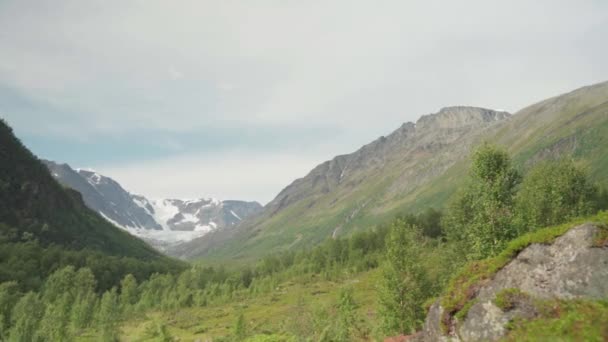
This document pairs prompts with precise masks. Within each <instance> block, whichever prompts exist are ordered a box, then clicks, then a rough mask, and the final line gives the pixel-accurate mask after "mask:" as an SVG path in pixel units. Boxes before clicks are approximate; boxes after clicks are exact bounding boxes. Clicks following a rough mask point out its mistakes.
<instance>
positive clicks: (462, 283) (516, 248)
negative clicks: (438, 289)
mask: <svg viewBox="0 0 608 342" xmlns="http://www.w3.org/2000/svg"><path fill="white" fill-rule="evenodd" d="M585 222H599V223H602V224H605V223H608V212H606V211H604V212H601V213H599V214H598V215H596V216H593V217H586V218H580V219H577V220H574V221H571V222H568V223H565V224H562V225H558V226H555V227H549V228H543V229H539V230H537V231H534V232H531V233H528V234H525V235H522V236H520V237H519V238H517V239H515V240H513V241H511V242H510V243H509V244H508V245H507V247H506V248H505V250H503V251H502V252H501V253H500V254H498V255H497V256H495V257H492V258H488V259H484V260H479V261H474V262H471V263H469V264H468V265H466V266H465V267H464V268H463V269H462V270H461V271H460V272H459V273H458V274H456V276H455V277H454V278H452V280H451V281H450V283H449V284H448V287H447V290H446V291H445V292H444V295H443V296H442V298H441V306H442V307H443V308H444V313H443V317H442V320H441V324H442V327H443V329H444V332H445V333H447V332H448V331H449V328H450V326H451V325H452V318H453V317H454V316H455V315H456V314H458V312H459V311H460V310H462V309H463V308H464V307H465V306H466V305H467V302H469V301H470V300H471V299H473V298H475V297H476V296H477V291H478V290H479V288H480V287H481V286H483V285H484V284H485V283H486V282H488V281H489V280H491V279H492V277H493V276H494V274H496V272H498V271H499V270H500V269H502V268H503V267H504V266H505V265H507V264H508V263H509V262H510V261H511V260H512V259H513V258H515V257H516V256H517V254H519V252H521V251H522V250H523V249H525V248H526V247H528V246H529V245H531V244H534V243H539V244H550V243H553V241H554V240H555V239H556V238H558V237H560V236H562V235H564V234H565V233H566V232H567V231H568V230H570V229H571V228H573V227H575V226H577V225H580V224H583V223H585Z"/></svg>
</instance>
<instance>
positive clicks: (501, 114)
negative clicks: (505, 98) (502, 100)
mask: <svg viewBox="0 0 608 342" xmlns="http://www.w3.org/2000/svg"><path fill="white" fill-rule="evenodd" d="M509 117H511V114H510V113H508V112H505V111H497V110H493V109H487V108H480V107H469V106H453V107H444V108H442V109H441V110H439V112H437V113H434V114H427V115H423V116H422V117H420V119H418V121H417V122H416V129H418V130H427V129H459V128H465V127H476V126H480V125H484V124H488V123H492V122H498V121H503V120H505V119H508V118H509Z"/></svg>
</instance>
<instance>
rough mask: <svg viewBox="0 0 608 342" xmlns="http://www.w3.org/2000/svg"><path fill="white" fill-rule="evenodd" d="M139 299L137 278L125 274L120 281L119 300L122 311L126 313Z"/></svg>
mask: <svg viewBox="0 0 608 342" xmlns="http://www.w3.org/2000/svg"><path fill="white" fill-rule="evenodd" d="M138 300H139V290H138V288H137V279H135V277H134V276H133V275H132V274H127V275H126V276H125V277H124V278H123V279H122V280H121V281H120V296H119V302H120V306H121V307H122V311H123V313H128V312H130V311H131V310H132V309H133V306H134V305H135V304H137V302H138Z"/></svg>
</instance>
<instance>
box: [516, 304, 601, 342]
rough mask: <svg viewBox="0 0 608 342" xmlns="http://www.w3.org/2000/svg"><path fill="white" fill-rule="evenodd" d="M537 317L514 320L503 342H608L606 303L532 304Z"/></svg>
mask: <svg viewBox="0 0 608 342" xmlns="http://www.w3.org/2000/svg"><path fill="white" fill-rule="evenodd" d="M535 307H536V309H537V310H538V312H539V315H538V316H537V317H536V318H534V319H515V320H513V321H511V322H510V324H509V329H510V330H509V333H508V335H507V336H506V337H505V339H504V340H506V341H532V340H534V341H608V302H607V301H587V300H572V301H565V300H535Z"/></svg>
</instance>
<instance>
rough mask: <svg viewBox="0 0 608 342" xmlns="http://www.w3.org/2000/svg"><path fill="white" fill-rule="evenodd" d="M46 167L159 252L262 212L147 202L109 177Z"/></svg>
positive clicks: (228, 205) (252, 206) (225, 204)
mask: <svg viewBox="0 0 608 342" xmlns="http://www.w3.org/2000/svg"><path fill="white" fill-rule="evenodd" d="M44 163H45V164H46V165H47V167H48V168H49V170H50V172H51V174H52V175H53V177H55V179H57V180H58V181H59V182H60V183H61V184H63V185H64V186H66V187H69V188H72V189H74V190H76V191H78V192H80V193H81V194H82V197H83V200H84V202H85V204H86V205H87V206H88V207H89V208H91V209H93V210H94V211H96V212H98V213H100V214H101V215H102V216H103V217H104V218H105V219H106V220H108V221H110V222H112V223H114V224H115V225H116V226H118V227H121V228H123V229H126V230H128V231H129V232H131V233H132V234H134V235H137V236H139V237H141V238H143V239H145V240H146V241H148V242H149V243H151V244H152V245H154V246H156V247H159V248H161V249H163V248H166V247H167V246H169V245H171V244H174V243H177V242H184V241H189V240H192V239H193V238H196V237H201V236H203V235H205V234H207V233H209V232H212V231H215V230H222V229H224V228H226V227H232V226H235V225H236V224H238V223H240V222H241V221H242V220H243V219H245V218H247V217H250V216H252V215H255V214H257V213H259V212H260V211H261V209H262V206H261V205H260V204H259V203H257V202H244V201H220V200H217V199H196V200H179V199H160V200H149V199H147V198H146V197H144V196H140V195H135V194H131V193H129V192H128V191H127V190H125V189H124V188H123V187H122V186H121V185H120V184H119V183H118V182H116V181H115V180H113V179H112V178H109V177H106V176H104V175H101V174H99V173H97V172H95V171H93V170H84V169H72V168H71V167H70V166H69V165H67V164H58V163H55V162H52V161H48V160H45V161H44Z"/></svg>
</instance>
